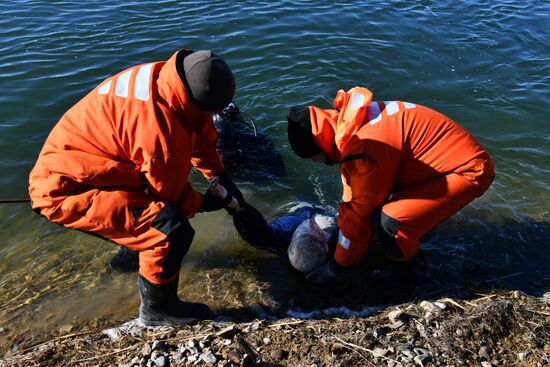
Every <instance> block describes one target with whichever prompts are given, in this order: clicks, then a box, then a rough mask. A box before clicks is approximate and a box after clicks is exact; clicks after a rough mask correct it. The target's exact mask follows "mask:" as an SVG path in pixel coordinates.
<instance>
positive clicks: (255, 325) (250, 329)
mask: <svg viewBox="0 0 550 367" xmlns="http://www.w3.org/2000/svg"><path fill="white" fill-rule="evenodd" d="M259 327H260V323H259V322H254V323H252V324H250V325H248V326H247V327H245V328H244V329H243V333H247V334H248V333H251V332H254V331H256V330H258V328H259Z"/></svg>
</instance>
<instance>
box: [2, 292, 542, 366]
mask: <svg viewBox="0 0 550 367" xmlns="http://www.w3.org/2000/svg"><path fill="white" fill-rule="evenodd" d="M184 365H197V366H388V367H398V366H484V367H489V366H537V367H543V366H548V365H550V294H549V293H546V294H545V295H544V296H543V297H541V298H537V297H532V296H528V295H525V294H523V293H521V292H518V291H508V292H495V294H483V295H481V294H480V295H478V297H477V298H472V299H468V300H463V299H450V298H442V299H434V300H424V301H420V302H416V303H406V304H401V305H398V306H392V307H389V308H387V309H381V310H379V311H377V312H375V313H373V314H372V315H370V316H366V317H356V316H354V317H351V318H345V319H343V318H322V319H298V318H286V319H276V320H266V319H257V320H254V321H252V322H246V323H232V322H227V321H224V322H220V321H202V322H200V323H198V324H195V325H192V326H184V327H181V328H145V327H142V326H140V325H139V322H137V321H136V320H133V321H128V322H126V323H125V324H123V325H121V326H119V327H116V328H110V329H104V330H93V329H92V330H79V331H78V332H73V333H72V334H66V335H59V336H57V337H55V338H54V339H52V340H49V341H45V342H42V343H40V344H37V345H34V346H27V347H26V349H24V348H19V349H16V350H9V351H8V352H7V353H6V354H5V355H4V356H3V358H2V359H1V360H0V366H116V367H131V366H152V367H154V366H158V367H168V366H184Z"/></svg>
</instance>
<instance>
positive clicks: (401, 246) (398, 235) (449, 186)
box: [381, 173, 484, 260]
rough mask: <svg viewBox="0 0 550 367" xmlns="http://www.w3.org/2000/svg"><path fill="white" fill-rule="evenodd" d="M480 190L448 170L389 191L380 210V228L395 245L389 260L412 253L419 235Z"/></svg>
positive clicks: (417, 245)
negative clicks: (389, 196)
mask: <svg viewBox="0 0 550 367" xmlns="http://www.w3.org/2000/svg"><path fill="white" fill-rule="evenodd" d="M483 191H484V190H482V189H480V187H479V186H476V185H474V184H472V182H471V181H470V180H468V179H466V178H464V177H463V176H462V175H459V174H456V173H451V174H448V175H446V176H440V177H436V178H434V179H431V180H428V181H424V182H421V183H419V184H417V185H415V186H412V187H410V188H407V189H405V190H402V191H401V192H398V193H396V194H394V195H392V197H391V199H390V201H389V202H388V203H387V204H385V205H384V206H383V207H382V214H381V225H382V228H383V230H384V231H385V232H386V233H387V234H389V235H390V236H393V238H395V240H396V245H397V248H394V249H393V251H389V253H388V257H389V258H391V259H393V260H408V259H410V258H411V257H413V256H414V255H415V254H416V253H417V252H418V247H419V240H420V238H421V237H422V236H423V235H425V234H426V233H427V232H428V231H430V230H431V229H432V228H433V227H435V226H437V225H438V224H440V223H441V222H443V221H444V220H445V219H447V218H448V217H450V216H451V215H453V214H454V213H456V212H457V211H459V210H460V209H461V208H462V207H463V206H465V205H466V204H468V203H469V202H471V201H472V200H474V199H475V198H476V197H478V196H480V195H481V194H482V193H483Z"/></svg>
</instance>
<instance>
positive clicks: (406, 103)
mask: <svg viewBox="0 0 550 367" xmlns="http://www.w3.org/2000/svg"><path fill="white" fill-rule="evenodd" d="M403 105H405V108H406V109H411V108H415V107H416V105H415V104H414V103H409V102H403Z"/></svg>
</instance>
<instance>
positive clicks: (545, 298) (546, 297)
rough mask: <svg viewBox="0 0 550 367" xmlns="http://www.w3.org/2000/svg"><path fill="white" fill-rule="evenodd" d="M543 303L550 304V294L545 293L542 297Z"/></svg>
mask: <svg viewBox="0 0 550 367" xmlns="http://www.w3.org/2000/svg"><path fill="white" fill-rule="evenodd" d="M542 301H543V302H547V303H550V292H545V293H544V294H543V295H542Z"/></svg>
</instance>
